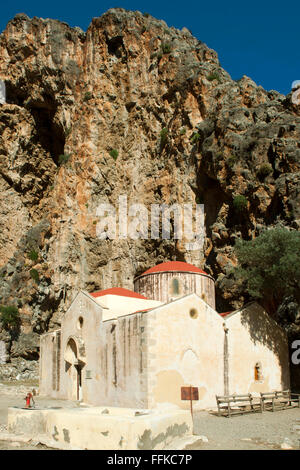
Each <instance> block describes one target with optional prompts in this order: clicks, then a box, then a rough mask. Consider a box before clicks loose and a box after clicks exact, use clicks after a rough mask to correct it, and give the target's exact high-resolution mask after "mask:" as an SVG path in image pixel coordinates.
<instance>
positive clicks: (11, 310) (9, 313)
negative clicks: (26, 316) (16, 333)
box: [0, 305, 20, 328]
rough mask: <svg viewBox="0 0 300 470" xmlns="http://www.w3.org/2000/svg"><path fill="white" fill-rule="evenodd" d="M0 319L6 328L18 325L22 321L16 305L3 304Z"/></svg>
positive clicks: (0, 308) (0, 309)
mask: <svg viewBox="0 0 300 470" xmlns="http://www.w3.org/2000/svg"><path fill="white" fill-rule="evenodd" d="M0 320H1V322H2V324H3V326H4V328H9V327H16V326H18V324H19V322H20V315H19V310H18V308H17V307H15V306H14V305H1V307H0Z"/></svg>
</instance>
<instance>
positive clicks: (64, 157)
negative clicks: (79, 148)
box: [58, 154, 71, 165]
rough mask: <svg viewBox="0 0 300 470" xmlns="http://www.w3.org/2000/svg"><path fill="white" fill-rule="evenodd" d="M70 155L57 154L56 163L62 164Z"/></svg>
mask: <svg viewBox="0 0 300 470" xmlns="http://www.w3.org/2000/svg"><path fill="white" fill-rule="evenodd" d="M70 157H71V155H69V154H62V155H59V157H58V164H59V165H63V164H65V163H67V162H68V161H69V159H70Z"/></svg>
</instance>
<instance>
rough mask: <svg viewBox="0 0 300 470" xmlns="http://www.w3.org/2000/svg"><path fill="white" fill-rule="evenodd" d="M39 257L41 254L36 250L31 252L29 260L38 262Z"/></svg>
mask: <svg viewBox="0 0 300 470" xmlns="http://www.w3.org/2000/svg"><path fill="white" fill-rule="evenodd" d="M38 257H39V254H38V252H37V251H35V250H31V251H30V252H29V253H28V258H29V259H31V261H37V259H38Z"/></svg>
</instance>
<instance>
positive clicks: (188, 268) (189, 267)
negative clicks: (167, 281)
mask: <svg viewBox="0 0 300 470" xmlns="http://www.w3.org/2000/svg"><path fill="white" fill-rule="evenodd" d="M165 271H181V272H182V271H183V272H192V273H200V274H206V275H208V274H207V273H206V272H205V271H203V270H202V269H200V268H197V267H196V266H194V265H193V264H189V263H184V262H183V261H167V262H166V263H160V264H157V265H156V266H153V268H150V269H147V271H145V272H144V273H143V274H141V276H144V275H145V274H151V273H162V272H165Z"/></svg>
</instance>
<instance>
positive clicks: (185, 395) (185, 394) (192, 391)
mask: <svg viewBox="0 0 300 470" xmlns="http://www.w3.org/2000/svg"><path fill="white" fill-rule="evenodd" d="M181 400H190V402H191V414H192V416H193V400H194V401H197V400H199V391H198V387H192V386H191V385H190V386H189V387H181Z"/></svg>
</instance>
